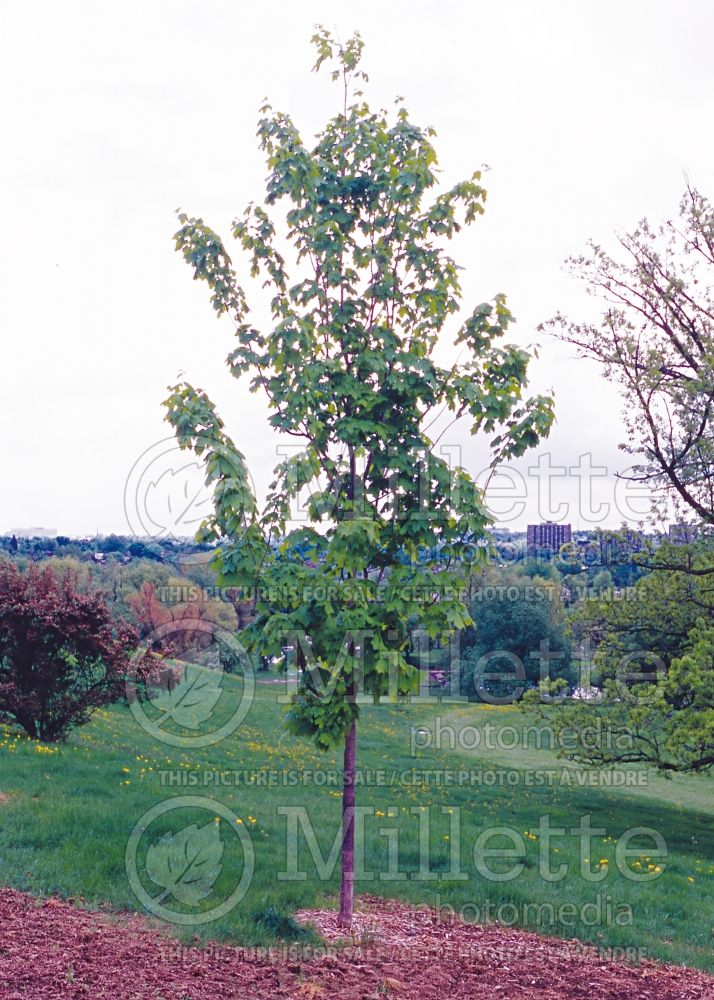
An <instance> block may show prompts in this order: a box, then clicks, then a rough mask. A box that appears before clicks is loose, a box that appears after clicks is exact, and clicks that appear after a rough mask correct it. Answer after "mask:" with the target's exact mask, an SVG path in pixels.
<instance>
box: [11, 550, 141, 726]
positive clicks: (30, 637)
mask: <svg viewBox="0 0 714 1000" xmlns="http://www.w3.org/2000/svg"><path fill="white" fill-rule="evenodd" d="M135 643H136V634H135V632H134V630H133V629H132V628H131V627H130V626H129V625H127V624H126V623H124V622H115V621H114V620H113V619H112V616H111V614H110V612H109V610H108V608H107V606H106V604H105V603H104V600H103V599H102V597H101V596H99V595H96V594H85V593H80V592H79V591H78V589H77V578H76V576H75V575H73V574H72V573H69V572H68V573H66V574H64V575H59V574H57V573H55V572H54V571H53V570H52V568H51V567H46V568H44V569H39V568H38V567H36V566H34V565H30V566H29V568H28V569H27V570H26V571H25V572H24V573H23V572H21V571H20V570H19V569H18V567H17V566H16V565H15V564H14V563H10V562H0V717H4V718H6V719H10V720H11V721H13V722H16V723H18V724H19V725H20V726H22V728H23V729H24V730H25V732H26V733H27V734H28V736H31V737H32V738H33V739H38V740H43V741H46V742H54V741H56V740H60V739H63V738H64V737H65V736H66V735H67V733H68V732H69V730H70V729H72V728H73V727H74V726H78V725H80V724H82V723H84V722H87V721H88V719H89V717H90V716H91V713H92V711H93V710H94V709H95V708H97V707H98V706H99V705H105V704H108V703H109V702H111V701H114V700H116V699H117V698H118V697H120V695H121V694H122V692H123V689H124V680H125V677H126V671H127V667H128V661H129V656H130V654H131V651H132V649H133V647H134V645H135Z"/></svg>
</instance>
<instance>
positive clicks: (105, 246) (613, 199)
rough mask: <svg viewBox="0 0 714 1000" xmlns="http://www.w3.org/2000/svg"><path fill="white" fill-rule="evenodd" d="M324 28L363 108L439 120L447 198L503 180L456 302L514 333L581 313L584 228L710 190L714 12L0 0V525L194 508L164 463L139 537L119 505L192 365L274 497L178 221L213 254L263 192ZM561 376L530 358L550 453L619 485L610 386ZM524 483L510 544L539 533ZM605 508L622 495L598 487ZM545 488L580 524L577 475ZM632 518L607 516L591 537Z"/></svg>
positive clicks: (631, 3)
mask: <svg viewBox="0 0 714 1000" xmlns="http://www.w3.org/2000/svg"><path fill="white" fill-rule="evenodd" d="M316 22H322V23H324V24H326V25H327V26H328V27H329V28H332V29H336V30H337V31H339V33H340V35H341V37H342V38H346V37H347V36H348V35H349V34H350V33H351V32H352V31H353V30H354V29H355V28H358V29H359V30H360V31H361V32H362V35H363V37H364V39H365V42H366V51H365V57H364V68H365V69H366V70H367V72H368V73H369V74H370V84H369V88H368V98H369V100H370V101H371V103H372V104H374V105H376V106H381V105H382V104H384V105H386V106H391V102H392V99H393V97H394V96H395V95H396V94H402V95H404V97H405V98H406V102H407V107H408V108H409V109H410V112H411V115H412V118H413V120H414V121H416V122H417V123H421V124H432V125H434V126H435V127H436V128H437V131H438V137H437V140H436V145H437V151H438V153H439V158H440V165H441V167H442V169H443V171H444V180H445V182H452V181H454V180H457V179H460V178H461V177H466V176H468V175H469V174H470V172H471V171H472V170H473V169H474V168H476V167H478V166H479V165H481V164H483V163H487V164H489V165H490V168H491V170H490V172H489V173H488V175H487V176H486V187H487V188H488V191H489V200H488V205H487V213H486V216H485V217H484V218H483V219H481V220H479V221H478V222H477V223H476V224H475V225H474V226H473V227H471V228H470V229H469V230H468V231H467V232H466V233H465V234H463V235H462V236H460V237H459V239H458V241H455V243H454V244H453V245H452V248H451V249H452V252H453V254H454V255H455V256H456V258H457V260H458V261H459V262H460V263H461V264H463V265H464V266H465V267H466V268H467V270H466V273H465V275H464V281H463V284H464V291H465V304H464V306H465V309H470V308H471V307H472V306H473V305H474V304H476V303H477V302H479V301H482V300H483V299H486V298H490V297H491V296H492V295H493V294H494V293H496V292H497V291H504V292H505V293H506V294H507V296H508V299H509V304H510V306H511V308H512V310H513V312H514V313H515V315H516V317H517V319H518V321H519V322H518V326H517V328H516V329H515V331H514V336H513V339H516V340H518V341H519V342H521V343H523V344H528V343H531V342H533V341H534V340H535V339H536V337H537V335H536V333H535V327H536V325H537V324H538V322H540V321H541V320H543V319H546V318H547V317H548V316H550V315H552V314H553V313H554V312H555V311H556V310H557V309H559V308H560V309H563V310H564V311H566V312H569V313H570V314H571V315H573V317H577V316H582V315H583V311H584V310H586V309H588V308H591V307H590V306H589V303H588V302H587V300H586V301H585V302H583V297H582V293H581V292H580V290H579V289H578V287H577V286H576V285H575V284H574V283H573V281H572V279H570V278H569V277H568V276H567V275H566V274H565V273H564V272H563V270H562V266H561V265H562V261H563V259H564V258H565V257H566V256H567V255H568V254H569V253H573V252H577V251H579V250H580V249H582V247H583V245H584V243H585V241H586V239H587V238H588V237H590V236H592V237H594V238H596V239H598V240H600V241H603V242H606V241H608V240H611V235H612V233H613V231H614V230H615V229H618V228H619V229H625V228H628V227H630V226H631V225H632V224H633V223H634V222H636V221H637V220H638V219H639V218H640V217H641V216H642V215H644V214H647V215H649V216H650V218H652V219H659V218H660V217H663V216H667V215H670V214H672V213H673V212H674V211H675V210H676V206H677V202H678V199H679V195H680V193H681V190H682V188H683V183H684V173H685V172H686V173H687V174H688V175H689V176H690V178H691V179H692V181H693V182H694V183H695V184H696V185H698V186H699V187H700V188H701V189H702V190H703V191H704V192H705V193H708V194H709V195H713V194H714V183H712V182H713V180H714V176H713V174H714V155H713V154H714V129H712V93H713V88H712V83H713V82H714V60H712V57H711V40H712V36H713V32H714V7H713V6H712V4H711V3H710V2H709V0H680V2H679V3H677V4H675V3H673V2H668V3H665V2H661V0H646V2H645V0H626V2H625V0H618V2H612V0H596V2H593V0H578V2H573V0H547V2H546V0H539V2H534V0H510V2H509V0H501V2H495V0H489V2H481V3H478V2H476V3H474V2H470V3H466V2H454V0H442V2H441V3H438V4H434V3H428V4H427V3H424V2H422V0H410V2H402V0H397V2H394V0H392V2H389V3H387V2H385V0H380V2H375V0H363V2H362V3H360V4H359V5H356V4H349V5H347V4H345V3H336V2H334V0H333V2H331V3H329V2H314V0H307V2H305V0H302V2H299V3H295V2H291V3H286V2H275V0H274V2H272V3H265V4H254V5H250V6H249V5H247V4H242V3H238V2H236V0H234V2H232V3H228V2H219V0H206V2H204V3H201V4H199V3H197V2H193V3H188V2H185V0H144V2H142V3H137V2H133V0H123V2H122V3H121V4H119V3H116V2H112V3H109V2H106V0H84V2H76V0H63V2H62V3H57V2H56V0H48V2H41V0H0V93H1V94H2V98H1V100H2V117H1V121H2V137H3V147H2V155H1V156H0V191H2V202H3V222H4V227H3V228H4V237H3V244H4V246H3V251H4V252H3V264H2V269H1V270H0V322H1V324H2V341H1V346H0V417H1V419H2V424H1V427H2V432H1V435H2V436H1V438H0V469H1V470H2V489H0V533H2V532H3V531H7V530H10V529H12V528H14V527H24V526H29V525H43V526H48V527H52V528H55V529H57V530H59V531H60V532H61V533H65V534H85V533H86V534H93V533H94V532H96V531H99V532H100V533H108V532H110V531H117V532H122V533H129V531H130V530H132V528H133V530H135V531H138V533H144V531H143V530H142V529H141V528H140V527H136V526H135V525H136V523H137V520H138V521H139V522H140V523H141V524H143V525H144V526H146V524H147V523H149V519H150V521H151V523H153V524H154V525H158V526H164V527H165V526H166V525H167V523H168V520H169V519H170V516H172V515H169V514H168V513H167V511H168V509H169V507H170V508H171V511H173V512H175V511H176V510H177V509H178V507H179V505H180V504H181V502H182V497H181V495H179V494H180V493H181V491H184V490H188V491H189V501H190V499H191V496H192V493H191V489H192V487H191V486H190V484H188V483H187V480H186V477H182V476H181V475H179V476H175V477H171V476H167V475H165V476H164V477H163V479H162V478H161V477H160V475H159V474H158V473H157V472H156V468H154V469H152V470H151V474H150V475H148V474H147V475H145V477H144V486H146V483H147V482H150V483H154V482H158V483H159V488H157V489H156V490H154V491H153V494H152V497H151V499H150V500H146V501H142V503H144V512H143V513H144V515H146V514H147V513H148V517H147V516H143V517H142V516H141V512H139V515H140V516H139V517H138V518H137V512H136V511H134V512H133V513H132V512H131V511H130V517H129V521H130V522H131V523H127V516H126V514H125V509H124V490H125V483H126V481H127V477H128V476H129V473H130V470H131V469H132V466H133V465H134V463H135V462H136V461H137V459H139V456H140V455H141V454H142V453H143V452H145V451H146V449H149V448H150V447H151V446H152V445H154V444H155V443H156V442H158V441H160V440H161V439H163V438H166V437H167V436H168V434H169V429H168V427H167V425H166V424H164V423H163V422H162V418H163V411H162V408H161V406H160V403H161V400H162V399H164V398H165V396H166V386H167V385H168V384H169V383H170V382H172V381H175V379H176V376H177V374H178V372H179V371H183V372H185V374H186V377H187V378H188V379H189V380H190V381H192V382H193V384H194V385H198V386H201V387H203V388H205V389H207V391H208V392H209V395H210V396H211V397H212V398H213V399H214V401H215V402H216V403H217V404H218V406H219V410H220V412H221V413H222V415H223V416H224V418H225V419H226V422H227V424H228V428H229V431H230V432H231V433H232V435H233V437H234V439H235V440H236V442H237V443H238V444H239V446H240V447H241V448H242V450H243V451H244V452H245V454H246V455H247V458H248V460H249V463H250V465H251V467H252V469H253V471H254V476H255V480H256V483H257V485H258V488H259V491H260V490H261V489H262V488H263V487H264V485H265V484H266V483H267V481H268V475H269V472H270V470H271V469H272V467H273V465H274V464H275V457H276V443H277V442H276V439H274V438H273V436H272V434H271V432H270V431H269V429H268V428H267V425H266V419H265V410H264V408H263V405H262V403H261V402H260V401H259V400H258V399H257V398H256V397H254V396H251V395H249V394H248V392H247V389H246V388H245V387H244V386H243V385H242V384H239V383H236V382H235V381H234V380H232V379H231V378H230V376H229V375H228V374H227V372H226V371H225V368H224V364H223V362H224V358H225V355H226V354H227V352H228V350H229V348H230V342H231V329H230V326H229V324H228V323H218V322H217V321H216V320H215V319H214V316H213V313H212V311H211V309H210V305H209V303H208V296H207V294H206V293H207V289H206V288H205V287H204V286H199V285H198V284H194V283H192V281H191V277H190V272H189V270H188V268H187V267H186V265H185V264H184V263H183V261H182V260H181V259H180V258H179V257H178V255H177V254H176V253H175V252H174V250H173V244H172V240H171V236H172V234H173V232H174V231H175V229H176V221H175V216H174V210H175V209H176V208H177V207H178V206H181V207H183V208H184V209H186V210H187V211H188V212H190V213H192V214H197V215H202V216H203V217H204V218H205V219H206V221H207V222H209V224H210V225H212V226H213V227H214V228H215V229H217V230H218V231H219V232H221V233H223V234H224V235H225V236H226V237H227V236H228V227H229V223H230V221H231V220H232V218H234V217H235V216H236V215H237V214H238V213H239V212H240V211H242V209H243V207H244V206H245V204H246V203H247V202H248V201H250V200H253V199H260V198H261V197H262V179H263V177H264V175H265V167H264V164H263V161H262V154H260V152H259V150H258V148H257V143H256V140H255V138H254V135H255V124H256V121H257V117H258V112H257V109H258V107H259V105H260V103H261V101H262V98H263V97H265V96H268V97H269V98H270V100H271V103H272V104H273V106H274V107H276V108H280V109H283V110H287V111H290V112H291V113H292V114H293V116H294V118H295V120H296V122H297V124H298V125H299V126H300V127H301V128H302V130H303V134H304V135H305V136H306V137H309V136H311V135H312V134H313V133H314V132H315V131H316V129H317V128H319V127H320V125H321V124H322V122H323V121H324V120H325V119H326V118H327V117H328V116H329V115H331V114H332V113H334V112H335V110H336V108H337V104H336V101H337V92H336V91H335V90H334V88H333V86H332V85H331V84H330V82H329V78H328V75H327V74H326V73H321V74H319V75H317V76H315V75H314V74H311V73H310V72H309V69H310V67H311V65H312V62H313V52H312V49H311V47H310V45H309V38H310V35H311V34H312V29H313V25H314V24H315V23H316ZM235 257H236V258H237V257H238V254H237V253H236V254H235ZM570 359H571V352H570V351H569V350H568V349H567V348H566V347H564V346H563V345H561V344H557V343H556V344H547V345H545V346H544V349H543V351H542V354H541V358H540V360H538V361H536V362H534V363H533V366H532V374H533V379H532V387H533V388H534V389H539V390H540V389H544V388H549V387H552V388H553V389H554V390H555V392H556V406H557V418H558V425H557V427H556V428H555V430H554V432H553V433H552V435H551V438H550V440H549V441H548V442H547V445H546V447H545V448H544V449H542V450H547V451H548V452H550V453H551V456H552V459H551V461H552V464H553V465H561V466H571V465H573V464H576V463H577V461H578V456H579V455H581V454H584V453H587V452H590V453H592V456H593V458H592V461H593V464H595V465H599V466H606V467H607V468H608V470H609V472H610V473H612V472H614V470H615V469H617V468H622V467H624V465H625V464H626V462H625V456H624V455H622V454H621V453H619V452H618V450H617V443H618V442H619V441H620V440H621V439H622V432H621V424H620V419H619V413H618V401H617V397H616V395H615V393H614V391H613V389H612V388H611V387H609V386H608V385H607V384H606V383H604V382H603V381H602V379H601V377H600V376H599V374H598V372H597V370H596V369H594V368H593V367H591V366H590V365H589V364H587V363H585V362H582V361H572V360H570ZM449 443H450V444H453V445H456V444H459V443H460V444H461V445H462V446H463V453H462V461H463V462H464V464H466V465H467V467H469V468H470V469H471V470H472V471H474V472H477V471H478V469H479V468H480V467H481V466H482V465H484V464H485V462H484V457H485V455H486V454H487V452H486V449H485V448H484V447H483V445H479V444H477V443H476V442H474V441H473V440H472V439H470V438H469V437H468V434H465V435H461V436H456V437H454V436H453V435H452V437H451V438H450V440H449ZM159 450H161V449H159ZM151 454H152V455H153V454H154V453H153V452H152V453H151ZM536 458H537V455H536V456H533V457H531V458H527V459H526V460H525V461H523V462H521V463H520V465H519V468H520V469H521V471H522V473H523V475H524V476H527V469H528V467H529V466H530V465H532V464H533V463H534V461H535V460H536ZM179 464H181V463H179ZM184 464H185V460H184ZM169 467H171V463H170V462H169ZM176 468H177V465H176V463H175V462H174V464H173V469H174V471H175V470H176ZM139 471H141V472H143V473H146V471H147V470H145V469H143V467H141V468H140V470H139ZM135 476H136V472H135ZM528 483H529V487H530V488H529V491H528V493H529V495H528V502H527V507H526V508H525V510H524V512H523V514H522V516H520V517H519V518H517V519H516V520H515V521H511V522H510V526H511V527H521V526H523V525H524V524H525V522H526V521H527V520H533V519H534V518H537V517H538V496H537V490H536V489H535V485H536V481H535V479H534V478H532V477H530V478H529V479H528ZM132 489H133V487H132ZM172 491H173V492H172ZM150 492H151V491H149V493H150ZM596 492H597V495H598V496H599V498H600V499H602V500H606V501H607V500H609V501H610V502H611V503H612V480H611V479H607V480H605V479H603V480H602V482H601V484H600V490H599V491H596ZM553 494H554V501H555V500H557V501H559V502H564V503H565V504H567V505H568V506H567V507H566V508H565V511H564V512H565V514H566V519H569V520H571V521H572V522H573V524H574V525H576V526H577V525H579V526H582V527H586V526H588V522H587V520H586V518H585V517H584V515H583V512H582V511H579V510H578V503H577V484H576V482H575V480H574V478H573V477H562V478H559V479H556V480H554V488H553ZM146 495H147V496H148V494H146ZM142 496H144V494H142ZM133 502H134V501H131V502H130V506H131V503H133ZM147 504H148V506H151V505H152V504H153V505H154V506H153V508H152V510H151V511H148V510H147ZM194 509H195V508H194ZM540 513H541V514H542V515H545V511H544V510H542V509H541V511H540ZM562 513H563V511H561V514H562ZM196 516H198V515H196ZM620 520H621V516H620V514H619V513H618V512H617V510H616V509H615V508H614V507H611V511H610V514H609V516H608V517H607V518H606V519H605V520H601V521H600V522H599V523H603V524H610V525H615V524H617V523H619V521H620ZM592 523H594V521H592V520H591V524H592ZM180 527H181V529H182V530H179V531H177V533H180V534H187V533H189V531H190V530H191V529H192V524H191V517H190V516H187V517H186V518H185V520H184V522H182V524H181V525H180ZM152 530H158V528H154V529H152V528H151V527H149V529H148V531H149V532H150V531H152Z"/></svg>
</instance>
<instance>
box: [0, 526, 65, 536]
mask: <svg viewBox="0 0 714 1000" xmlns="http://www.w3.org/2000/svg"><path fill="white" fill-rule="evenodd" d="M6 534H8V535H14V536H15V537H16V538H56V537H57V529H56V528H13V529H12V531H8V532H6Z"/></svg>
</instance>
